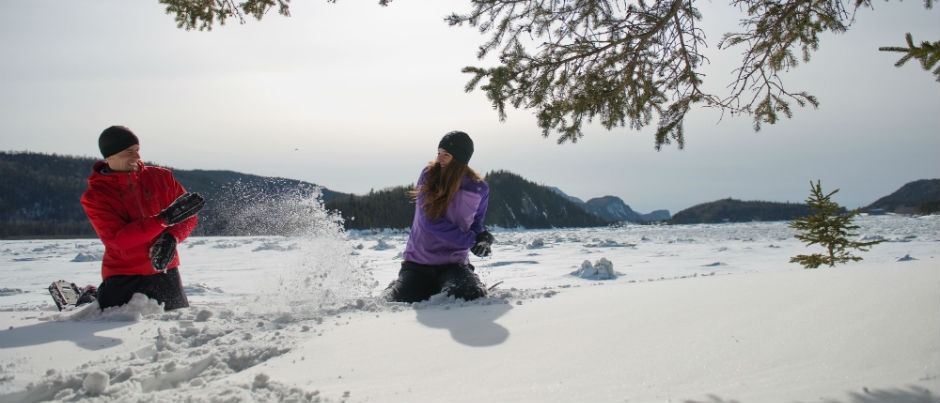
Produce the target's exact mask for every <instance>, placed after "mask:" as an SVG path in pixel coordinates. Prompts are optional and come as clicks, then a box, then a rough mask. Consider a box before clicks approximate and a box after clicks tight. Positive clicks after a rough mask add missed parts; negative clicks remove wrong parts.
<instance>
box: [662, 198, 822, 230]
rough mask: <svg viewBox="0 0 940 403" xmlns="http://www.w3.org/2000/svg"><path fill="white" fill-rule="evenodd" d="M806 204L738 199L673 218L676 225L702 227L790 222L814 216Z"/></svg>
mask: <svg viewBox="0 0 940 403" xmlns="http://www.w3.org/2000/svg"><path fill="white" fill-rule="evenodd" d="M810 214H811V211H810V209H809V206H807V205H806V204H796V203H778V202H767V201H742V200H735V199H731V198H728V199H723V200H716V201H713V202H709V203H702V204H698V205H695V206H692V207H689V208H687V209H685V210H682V211H680V212H678V213H676V214H675V215H673V216H672V219H671V220H670V223H672V224H702V223H722V222H749V221H786V220H792V219H794V218H796V217H804V216H807V215H810Z"/></svg>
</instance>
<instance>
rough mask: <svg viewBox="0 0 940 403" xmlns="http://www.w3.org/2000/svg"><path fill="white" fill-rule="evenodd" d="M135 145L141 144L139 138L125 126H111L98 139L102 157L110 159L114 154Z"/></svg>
mask: <svg viewBox="0 0 940 403" xmlns="http://www.w3.org/2000/svg"><path fill="white" fill-rule="evenodd" d="M134 144H140V141H139V140H137V136H135V135H134V133H132V132H131V129H128V128H126V127H124V126H111V127H109V128H107V129H104V131H103V132H101V136H99V137H98V148H99V149H100V150H101V155H102V156H104V157H105V158H108V157H110V156H112V155H114V154H117V153H119V152H121V151H124V149H126V148H127V147H130V146H132V145H134Z"/></svg>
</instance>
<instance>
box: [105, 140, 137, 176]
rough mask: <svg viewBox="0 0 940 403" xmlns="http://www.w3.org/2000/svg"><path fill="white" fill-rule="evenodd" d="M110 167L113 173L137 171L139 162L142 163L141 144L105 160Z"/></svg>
mask: <svg viewBox="0 0 940 403" xmlns="http://www.w3.org/2000/svg"><path fill="white" fill-rule="evenodd" d="M105 161H107V162H108V167H109V168H111V170H112V171H117V172H130V171H136V170H137V162H138V161H140V144H134V145H132V146H130V147H127V148H125V149H124V150H122V151H121V152H119V153H117V154H114V155H112V156H110V157H108V158H106V159H105Z"/></svg>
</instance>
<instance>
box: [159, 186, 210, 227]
mask: <svg viewBox="0 0 940 403" xmlns="http://www.w3.org/2000/svg"><path fill="white" fill-rule="evenodd" d="M205 205H206V199H203V198H202V196H200V195H199V193H192V192H188V193H183V194H181V195H180V197H177V198H176V200H174V201H173V203H170V205H169V206H167V207H166V208H165V209H163V211H161V212H160V214H159V215H158V217H160V218H162V219H163V221H165V222H166V225H176V224H179V223H181V222H183V221H186V220H187V219H189V218H190V217H192V216H194V215H196V213H198V212H199V210H202V207H203V206H205Z"/></svg>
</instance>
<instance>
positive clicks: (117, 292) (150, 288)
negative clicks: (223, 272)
mask: <svg viewBox="0 0 940 403" xmlns="http://www.w3.org/2000/svg"><path fill="white" fill-rule="evenodd" d="M138 292H139V293H141V294H144V295H146V296H147V297H149V298H151V299H155V300H157V301H159V302H160V303H162V304H163V310H164V311H169V310H172V309H177V308H186V307H188V306H189V299H188V298H186V292H185V291H183V280H182V279H181V278H180V271H179V269H178V268H175V267H174V268H172V269H169V270H167V271H166V272H164V273H157V274H153V275H149V276H111V277H108V278H106V279H105V280H104V281H103V282H102V283H101V286H100V287H98V306H99V307H101V309H105V308H108V307H112V306H121V305H124V304H126V303H128V302H129V301H130V300H131V297H132V296H134V293H138Z"/></svg>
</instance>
